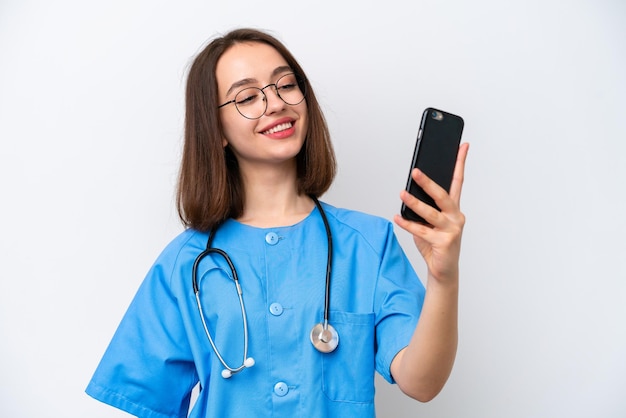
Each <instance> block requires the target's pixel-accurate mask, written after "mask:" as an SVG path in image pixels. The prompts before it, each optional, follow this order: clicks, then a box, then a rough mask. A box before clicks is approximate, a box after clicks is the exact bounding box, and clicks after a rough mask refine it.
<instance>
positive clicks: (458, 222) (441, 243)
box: [394, 143, 469, 284]
mask: <svg viewBox="0 0 626 418" xmlns="http://www.w3.org/2000/svg"><path fill="white" fill-rule="evenodd" d="M468 150H469V144H467V143H465V144H462V145H461V146H460V147H459V152H458V154H457V159H456V164H455V168H454V176H453V178H452V184H451V186H450V193H449V194H448V193H447V192H446V191H445V189H443V188H442V187H440V186H439V185H438V184H437V183H435V182H434V181H433V180H431V179H430V178H428V176H426V175H425V174H424V173H422V172H420V171H419V170H417V169H415V170H413V172H412V173H411V176H412V177H413V180H415V182H416V183H417V184H418V185H419V186H421V187H422V188H423V189H424V191H425V192H426V193H427V194H428V195H429V196H431V197H432V198H433V199H434V201H435V203H436V204H437V206H438V207H439V208H440V209H441V211H438V210H437V209H435V208H433V207H431V206H430V205H428V204H426V203H424V202H422V201H420V200H418V199H416V198H415V197H414V196H412V195H411V194H410V193H408V192H407V191H402V193H400V199H401V200H402V201H403V202H404V203H405V204H406V205H407V206H408V207H409V208H410V209H412V210H413V211H414V212H415V213H417V214H418V215H420V216H421V217H423V218H424V219H425V220H426V221H427V222H428V223H430V225H424V224H421V223H418V222H412V221H409V220H406V219H404V218H403V217H402V216H400V215H396V216H395V217H394V221H395V222H396V224H397V225H398V226H400V227H401V228H402V229H404V230H406V231H407V232H409V233H410V234H412V235H413V241H414V242H415V245H416V246H417V249H418V250H419V252H420V254H422V257H424V261H425V262H426V265H427V267H428V275H429V279H431V278H433V279H435V280H436V281H437V282H438V283H442V284H445V283H450V284H456V283H457V282H458V276H459V256H460V252H461V235H462V233H463V227H464V225H465V215H463V213H461V209H460V201H461V189H462V187H463V178H464V172H465V160H466V158H467V152H468Z"/></svg>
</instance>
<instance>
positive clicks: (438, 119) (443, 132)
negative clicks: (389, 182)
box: [400, 107, 464, 223]
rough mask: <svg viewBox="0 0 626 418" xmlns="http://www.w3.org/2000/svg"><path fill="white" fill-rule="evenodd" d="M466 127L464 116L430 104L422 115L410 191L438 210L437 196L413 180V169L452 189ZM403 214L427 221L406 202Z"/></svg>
mask: <svg viewBox="0 0 626 418" xmlns="http://www.w3.org/2000/svg"><path fill="white" fill-rule="evenodd" d="M463 126H464V121H463V118H461V117H460V116H457V115H453V114H452V113H448V112H444V111H443V110H438V109H434V108H432V107H429V108H427V109H426V110H424V113H423V114H422V121H421V123H420V128H419V131H418V133H417V140H416V142H415V151H413V161H412V163H411V169H410V170H409V179H408V181H407V184H406V190H407V191H408V192H409V193H411V194H412V195H413V196H415V197H417V198H418V199H419V200H421V201H423V202H425V203H427V204H429V205H430V206H432V207H434V208H436V209H437V210H439V208H438V207H437V204H436V203H435V201H434V200H433V198H432V197H430V196H429V195H428V194H427V193H426V192H425V191H424V189H422V188H421V187H420V186H418V185H417V184H416V183H415V181H413V179H412V178H411V171H413V169H414V168H416V167H417V168H419V169H420V170H421V171H422V172H423V173H424V174H426V175H427V176H428V177H430V178H431V179H432V180H434V181H435V182H436V183H437V184H438V185H440V186H441V187H443V188H444V189H445V190H446V191H448V192H449V191H450V186H451V185H452V176H453V175H454V166H455V164H456V157H457V154H458V152H459V145H460V143H461V135H462V133H463ZM400 214H401V215H402V217H403V218H405V219H409V220H411V221H416V222H421V223H427V222H426V221H425V220H424V219H423V218H422V217H421V216H419V215H417V214H416V213H415V212H413V211H412V210H411V209H409V208H408V207H406V205H405V204H404V203H402V208H401V210H400Z"/></svg>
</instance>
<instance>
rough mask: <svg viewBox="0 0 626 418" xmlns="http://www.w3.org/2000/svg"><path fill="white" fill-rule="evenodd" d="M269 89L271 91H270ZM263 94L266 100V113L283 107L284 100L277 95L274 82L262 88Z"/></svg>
mask: <svg viewBox="0 0 626 418" xmlns="http://www.w3.org/2000/svg"><path fill="white" fill-rule="evenodd" d="M270 91H271V93H270ZM263 93H264V94H265V100H267V108H266V109H265V113H266V114H271V113H274V112H279V111H281V110H283V109H284V108H285V102H284V101H283V99H281V98H280V96H279V95H278V90H277V87H276V84H270V85H267V86H265V87H264V88H263Z"/></svg>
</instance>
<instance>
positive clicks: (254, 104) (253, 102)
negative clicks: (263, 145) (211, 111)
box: [218, 73, 306, 119]
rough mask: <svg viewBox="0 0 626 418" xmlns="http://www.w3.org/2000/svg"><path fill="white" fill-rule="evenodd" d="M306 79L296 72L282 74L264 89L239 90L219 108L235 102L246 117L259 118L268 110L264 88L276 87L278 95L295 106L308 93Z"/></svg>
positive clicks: (247, 88)
mask: <svg viewBox="0 0 626 418" xmlns="http://www.w3.org/2000/svg"><path fill="white" fill-rule="evenodd" d="M305 86H306V85H305V83H304V79H303V78H301V77H299V76H297V75H296V74H294V73H288V74H285V75H283V76H281V77H280V78H279V79H278V80H276V83H272V84H268V85H267V86H265V87H263V88H262V89H260V88H258V87H246V88H245V89H243V90H241V91H239V92H238V93H237V94H236V95H235V98H234V99H233V100H231V101H228V102H226V103H223V104H221V105H219V106H218V109H221V108H222V107H224V106H226V105H229V104H231V103H234V104H235V107H236V108H237V111H238V112H239V113H240V114H241V116H243V117H244V118H246V119H259V118H260V117H261V116H263V115H264V114H265V112H266V111H267V96H266V95H265V92H264V90H265V89H266V88H268V87H274V91H275V92H276V95H277V96H278V97H279V98H280V99H281V100H282V101H283V102H285V103H286V104H288V105H290V106H295V105H297V104H300V103H302V101H303V100H304V96H305V94H306V87H305Z"/></svg>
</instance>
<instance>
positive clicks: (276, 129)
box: [261, 122, 293, 135]
mask: <svg viewBox="0 0 626 418" xmlns="http://www.w3.org/2000/svg"><path fill="white" fill-rule="evenodd" d="M292 126H293V123H291V122H285V123H281V124H278V125H276V126H274V127H272V128H270V129H268V130H267V131H263V132H261V133H262V134H263V135H271V134H275V133H276V132H281V131H285V130H287V129H290V128H291V127H292Z"/></svg>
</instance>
